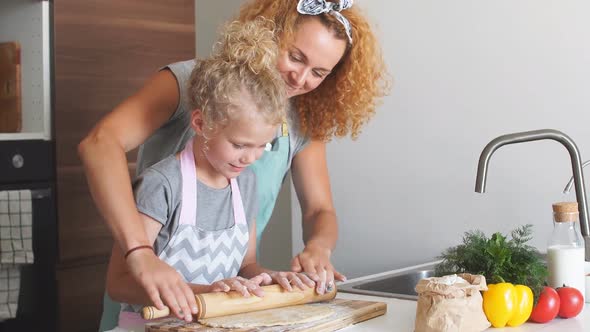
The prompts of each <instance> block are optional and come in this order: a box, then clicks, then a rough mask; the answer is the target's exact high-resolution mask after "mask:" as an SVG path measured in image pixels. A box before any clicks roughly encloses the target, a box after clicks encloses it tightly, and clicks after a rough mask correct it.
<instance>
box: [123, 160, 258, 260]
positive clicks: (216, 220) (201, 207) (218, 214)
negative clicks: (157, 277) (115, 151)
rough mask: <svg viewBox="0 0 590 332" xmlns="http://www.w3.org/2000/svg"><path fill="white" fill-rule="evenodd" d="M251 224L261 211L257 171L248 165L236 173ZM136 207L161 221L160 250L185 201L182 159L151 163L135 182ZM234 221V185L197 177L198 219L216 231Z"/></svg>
mask: <svg viewBox="0 0 590 332" xmlns="http://www.w3.org/2000/svg"><path fill="white" fill-rule="evenodd" d="M237 181H238V187H239V188H240V194H241V196H242V202H243V204H244V213H245V214H246V220H247V222H248V226H249V227H250V226H251V222H253V221H254V219H255V218H256V214H257V213H258V200H257V198H256V175H255V174H254V172H253V171H252V170H251V169H249V168H247V169H245V170H243V171H242V173H240V175H239V176H238V177H237ZM133 193H134V196H135V203H136V205H137V210H138V211H139V212H141V213H143V214H145V215H147V216H149V217H151V218H152V219H155V220H156V221H158V222H160V223H161V224H162V229H161V230H160V233H159V234H158V237H157V239H156V243H155V244H154V249H155V251H156V253H157V254H160V252H161V251H162V249H163V248H164V247H165V245H166V244H167V243H168V242H169V241H170V237H171V236H172V234H174V231H175V230H176V229H177V227H178V223H179V218H180V210H181V203H182V173H181V171H180V161H179V160H178V159H176V157H175V156H174V155H171V156H169V157H167V158H165V159H164V160H162V161H160V162H158V163H156V164H154V165H152V166H150V167H148V168H147V169H146V170H145V171H143V172H142V173H141V174H140V175H139V176H138V177H137V179H136V180H135V181H134V182H133ZM233 225H234V212H233V205H232V191H231V186H229V185H228V186H227V187H225V188H223V189H216V188H211V187H209V186H207V185H205V184H204V183H202V182H201V181H197V223H196V226H197V227H199V228H200V229H202V230H207V231H215V230H220V229H225V228H229V227H231V226H233Z"/></svg>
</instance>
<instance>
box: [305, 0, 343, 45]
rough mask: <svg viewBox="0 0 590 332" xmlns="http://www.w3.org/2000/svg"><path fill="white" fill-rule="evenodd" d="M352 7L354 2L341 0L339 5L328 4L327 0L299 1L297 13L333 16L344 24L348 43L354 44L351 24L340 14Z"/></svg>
mask: <svg viewBox="0 0 590 332" xmlns="http://www.w3.org/2000/svg"><path fill="white" fill-rule="evenodd" d="M350 7H352V0H339V3H335V2H328V1H326V0H299V3H298V4H297V11H298V12H299V13H300V14H304V15H320V14H323V13H329V14H331V15H333V16H334V17H335V18H336V19H337V20H338V22H340V23H342V25H343V26H344V30H345V31H346V35H347V36H348V41H349V42H350V43H351V44H352V29H351V27H350V22H348V20H347V19H346V17H344V16H343V15H342V14H340V11H342V10H344V9H348V8H350Z"/></svg>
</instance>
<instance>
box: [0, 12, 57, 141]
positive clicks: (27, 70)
mask: <svg viewBox="0 0 590 332" xmlns="http://www.w3.org/2000/svg"><path fill="white" fill-rule="evenodd" d="M50 19H51V3H50V2H49V1H39V0H2V1H0V42H9V41H17V42H18V43H19V44H20V47H21V95H22V108H21V110H22V130H21V132H19V133H0V140H31V139H41V140H47V141H49V140H51V45H50V26H51V25H50V24H51V22H50Z"/></svg>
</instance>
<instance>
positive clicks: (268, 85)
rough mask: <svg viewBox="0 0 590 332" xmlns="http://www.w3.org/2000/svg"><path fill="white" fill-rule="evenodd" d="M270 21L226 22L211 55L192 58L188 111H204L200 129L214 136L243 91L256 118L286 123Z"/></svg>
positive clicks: (283, 86)
mask: <svg viewBox="0 0 590 332" xmlns="http://www.w3.org/2000/svg"><path fill="white" fill-rule="evenodd" d="M273 29H274V24H273V22H272V21H270V20H267V19H264V18H257V19H255V20H252V21H250V22H248V23H246V24H242V23H240V22H237V21H234V22H231V23H228V24H227V25H226V26H225V27H224V29H223V31H222V33H221V38H220V39H219V41H218V42H217V43H216V44H215V46H214V49H213V53H212V55H211V57H209V58H207V59H203V60H196V65H195V68H194V69H193V71H192V73H191V77H190V84H189V87H188V90H189V96H190V104H191V107H192V109H200V110H201V112H202V113H203V120H204V124H205V128H207V129H208V130H209V132H215V131H216V130H217V129H218V128H219V127H220V126H225V125H227V122H228V121H229V120H230V119H233V118H236V117H239V116H240V114H234V113H235V112H236V110H237V109H240V106H241V105H242V101H241V100H240V96H241V93H243V92H246V93H248V94H249V95H250V96H251V98H252V100H253V101H254V104H255V105H256V111H257V114H258V115H260V116H262V118H263V119H264V121H266V123H268V124H270V125H278V124H280V123H281V122H282V121H283V120H284V119H285V108H286V99H287V94H286V89H285V82H284V81H283V79H282V78H281V75H280V73H279V72H278V70H277V64H276V61H277V56H278V47H277V41H276V39H275V38H276V37H275V33H274V30H273Z"/></svg>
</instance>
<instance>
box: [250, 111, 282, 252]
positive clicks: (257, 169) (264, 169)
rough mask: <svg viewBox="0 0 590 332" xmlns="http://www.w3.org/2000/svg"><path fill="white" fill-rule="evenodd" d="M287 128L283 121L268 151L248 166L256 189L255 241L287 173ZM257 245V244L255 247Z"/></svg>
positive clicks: (257, 241)
mask: <svg viewBox="0 0 590 332" xmlns="http://www.w3.org/2000/svg"><path fill="white" fill-rule="evenodd" d="M289 150H290V144H289V129H288V127H287V123H286V122H283V124H282V126H281V133H280V135H279V137H277V138H275V140H274V141H273V142H272V148H271V150H270V151H265V152H264V154H263V155H262V157H261V158H260V159H258V160H257V161H256V162H255V163H254V164H252V166H250V168H251V169H252V170H253V171H254V173H255V174H256V188H257V189H258V215H257V216H256V243H258V244H259V243H260V237H261V235H262V232H263V231H264V228H266V225H267V224H268V221H269V220H270V216H271V215H272V211H273V209H274V206H275V203H276V201H277V196H278V195H279V191H280V190H281V186H282V185H283V181H284V180H285V175H287V171H288V165H289ZM258 248H259V246H257V249H258Z"/></svg>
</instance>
